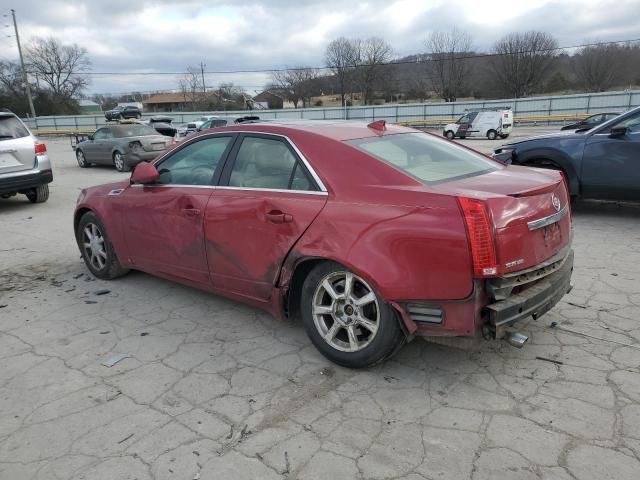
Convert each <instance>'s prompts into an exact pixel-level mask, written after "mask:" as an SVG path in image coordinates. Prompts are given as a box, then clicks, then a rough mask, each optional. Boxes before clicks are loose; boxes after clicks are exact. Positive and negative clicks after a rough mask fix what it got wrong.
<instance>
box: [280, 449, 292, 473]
mask: <svg viewBox="0 0 640 480" xmlns="http://www.w3.org/2000/svg"><path fill="white" fill-rule="evenodd" d="M290 471H291V463H290V462H289V452H287V451H286V450H285V451H284V470H283V472H282V474H283V475H288V474H289V472H290Z"/></svg>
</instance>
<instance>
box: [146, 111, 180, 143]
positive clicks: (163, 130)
mask: <svg viewBox="0 0 640 480" xmlns="http://www.w3.org/2000/svg"><path fill="white" fill-rule="evenodd" d="M171 122H173V118H172V117H165V116H164V115H157V116H153V117H151V118H149V120H148V121H147V125H149V126H150V127H152V128H153V129H154V130H155V131H156V132H158V133H159V134H160V135H164V136H165V137H171V138H173V137H175V136H176V133H177V131H178V129H177V128H176V127H174V126H173V125H172V124H171Z"/></svg>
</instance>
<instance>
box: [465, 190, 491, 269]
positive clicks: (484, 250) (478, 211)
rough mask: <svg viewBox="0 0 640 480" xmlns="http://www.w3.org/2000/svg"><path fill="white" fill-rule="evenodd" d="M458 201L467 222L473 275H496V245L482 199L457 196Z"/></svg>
mask: <svg viewBox="0 0 640 480" xmlns="http://www.w3.org/2000/svg"><path fill="white" fill-rule="evenodd" d="M458 202H459V203H460V207H461V208H462V213H463V214H464V220H465V222H466V224H467V233H468V234H469V244H470V245H471V257H472V259H473V273H474V275H475V276H476V277H491V276H494V275H497V273H498V262H497V259H496V245H495V242H494V239H493V232H492V229H491V220H490V218H489V212H487V207H486V205H485V203H484V202H483V201H482V200H476V199H473V198H466V197H458Z"/></svg>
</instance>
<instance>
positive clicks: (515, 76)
mask: <svg viewBox="0 0 640 480" xmlns="http://www.w3.org/2000/svg"><path fill="white" fill-rule="evenodd" d="M557 47H558V42H557V41H556V40H555V38H553V37H552V36H551V35H549V34H548V33H545V32H536V31H530V32H524V33H510V34H508V35H506V36H505V37H503V38H502V39H500V40H498V41H497V42H496V43H495V45H494V47H493V53H494V54H495V56H493V57H491V59H490V60H491V61H490V62H489V66H490V69H491V71H492V72H493V74H494V76H495V79H496V80H497V82H498V84H499V85H500V87H501V88H502V90H503V92H504V93H505V94H507V95H511V96H513V97H515V98H520V97H524V96H526V95H530V94H531V93H534V92H535V91H536V90H538V89H539V88H540V87H541V85H542V83H543V81H544V79H545V77H546V76H547V75H548V74H549V71H550V69H551V67H552V65H553V60H554V57H555V50H556V49H557Z"/></svg>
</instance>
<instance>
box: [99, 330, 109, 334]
mask: <svg viewBox="0 0 640 480" xmlns="http://www.w3.org/2000/svg"><path fill="white" fill-rule="evenodd" d="M107 333H111V331H110V330H104V331H102V332H100V335H106V334H107Z"/></svg>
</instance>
